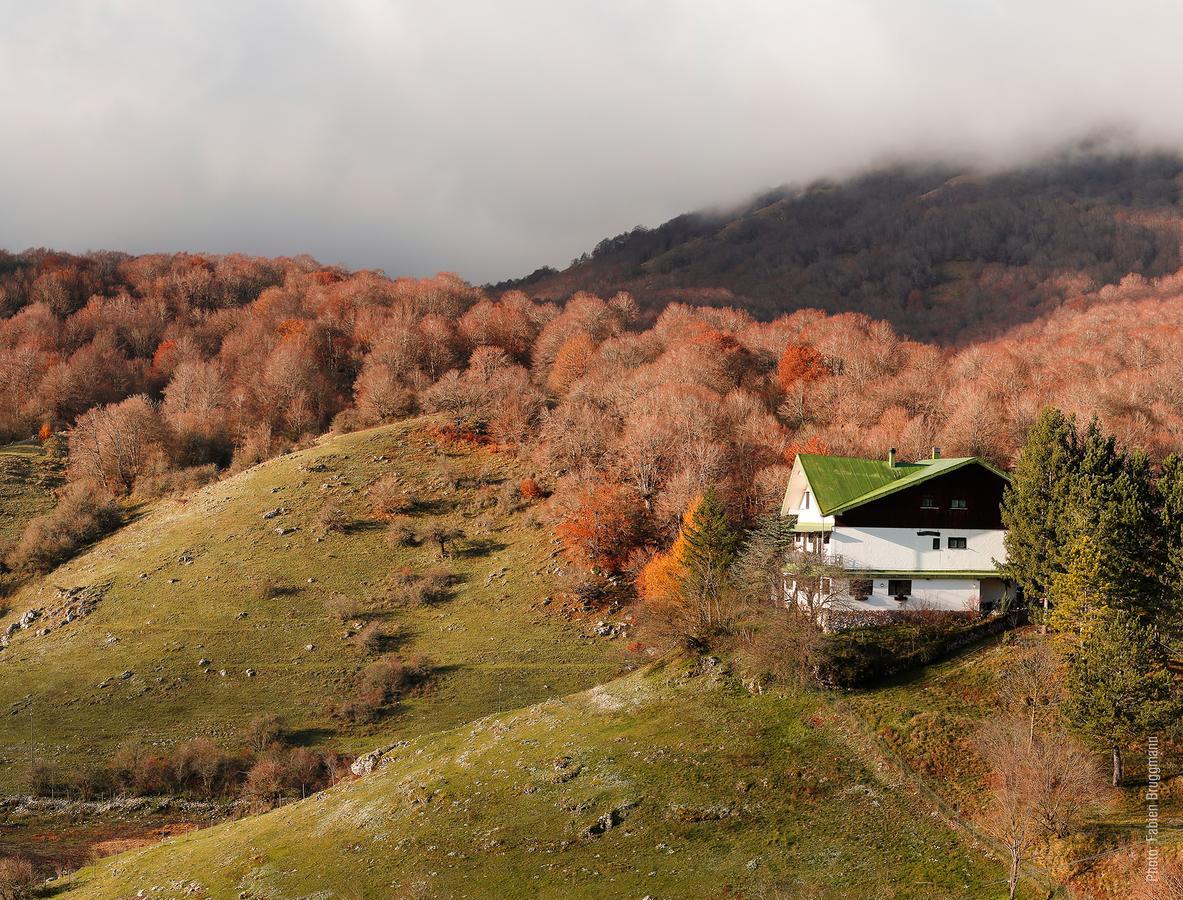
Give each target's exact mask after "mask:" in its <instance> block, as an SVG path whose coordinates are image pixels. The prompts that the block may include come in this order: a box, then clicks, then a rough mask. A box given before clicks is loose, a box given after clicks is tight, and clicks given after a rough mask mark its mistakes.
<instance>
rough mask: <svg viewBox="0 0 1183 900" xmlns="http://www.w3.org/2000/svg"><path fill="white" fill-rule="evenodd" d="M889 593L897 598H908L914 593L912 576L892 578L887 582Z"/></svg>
mask: <svg viewBox="0 0 1183 900" xmlns="http://www.w3.org/2000/svg"><path fill="white" fill-rule="evenodd" d="M887 593H888V594H890V595H891V596H893V597H895V598H896V599H897V600H907V599H908V595H910V594H911V593H912V579H911V578H890V579H888V582H887Z"/></svg>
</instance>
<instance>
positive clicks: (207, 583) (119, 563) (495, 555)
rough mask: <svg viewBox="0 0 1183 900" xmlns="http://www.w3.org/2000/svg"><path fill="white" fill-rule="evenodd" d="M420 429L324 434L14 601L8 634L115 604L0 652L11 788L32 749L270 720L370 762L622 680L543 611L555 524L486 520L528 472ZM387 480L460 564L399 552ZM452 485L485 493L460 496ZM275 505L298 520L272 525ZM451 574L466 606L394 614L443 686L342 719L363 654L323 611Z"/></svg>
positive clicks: (201, 494) (226, 729) (68, 749)
mask: <svg viewBox="0 0 1183 900" xmlns="http://www.w3.org/2000/svg"><path fill="white" fill-rule="evenodd" d="M423 426H424V423H423V422H411V423H404V424H402V425H399V426H392V427H387V428H379V429H373V430H369V431H365V432H359V433H355V434H350V435H343V436H335V437H330V438H326V439H323V440H322V441H320V442H318V443H317V444H316V445H315V446H313V447H311V448H309V449H305V450H301V451H299V452H296V453H292V454H290V455H286V456H283V457H280V458H277V459H274V460H271V461H269V462H266V463H264V464H262V465H260V466H257V467H255V468H253V469H251V470H249V471H247V472H244V473H241V474H239V475H237V476H235V477H233V478H229V479H227V480H225V481H222V482H219V483H216V484H213V485H210V486H208V487H206V488H203V489H202V490H200V491H198V492H196V493H195V494H193V495H191V496H190V497H189V498H188V499H187V500H185V501H182V502H178V501H161V502H160V503H158V504H157V505H156V506H155V508H153V509H150V510H148V511H147V512H145V513H144V514H142V515H141V516H140V517H139V518H138V520H136V521H134V522H132V523H131V524H129V525H127V526H125V527H124V528H123V529H121V530H120V531H119V532H118V533H116V534H115V535H113V536H111V537H109V538H107V539H106V540H104V541H102V542H100V543H98V544H97V545H95V546H94V547H92V548H90V549H89V550H88V551H87V552H85V553H84V554H83V555H81V556H79V557H78V558H76V559H75V560H73V561H71V562H69V563H67V564H66V565H64V566H62V567H60V568H59V569H57V570H56V571H54V572H51V573H50V574H49V575H47V576H46V577H44V578H42V579H38V580H37V581H35V582H32V583H29V584H27V585H25V586H24V587H22V588H21V589H20V590H19V591H17V592H16V593H15V594H14V595H13V596H12V597H11V598H9V603H10V605H11V609H12V612H11V613H10V615H9V618H8V621H12V620H13V619H14V618H16V617H18V616H20V615H21V614H22V613H23V612H24V611H25V610H27V609H30V608H42V607H52V606H53V605H54V604H55V603H57V602H58V601H57V599H56V598H57V595H58V590H57V589H58V588H76V587H86V588H89V589H90V590H91V591H92V592H96V593H98V594H101V597H102V599H101V600H99V602H98V603H97V606H96V607H95V609H94V611H93V612H92V613H90V614H89V615H87V616H85V617H84V618H81V619H79V620H77V621H74V622H72V623H70V624H68V625H64V626H61V627H57V622H56V621H55V618H54V617H45V618H43V620H42V621H49V622H50V623H51V624H52V625H53V626H54V627H53V630H52V631H51V632H50V633H49V634H48V635H45V636H35V635H34V633H33V629H29V630H24V631H21V632H18V634H17V635H16V636H15V637H14V639H13V642H12V646H11V647H10V648H9V649H7V650H5V651H3V652H2V653H0V713H2V715H0V791H6V792H13V791H17V790H19V789H20V788H21V787H22V780H23V778H24V773H25V771H26V770H27V765H26V761H27V760H28V759H29V758H30V757H31V756H34V755H35V756H39V757H42V758H49V759H54V760H57V761H59V762H61V763H62V764H64V765H65V766H67V767H68V766H70V765H74V764H76V763H87V764H89V763H94V762H96V761H101V760H104V759H105V758H106V757H107V755H108V754H110V753H111V752H112V751H113V749H114V748H115V747H116V746H117V744H118V743H119V742H120V741H121V740H122V739H123V738H124V737H125V736H129V735H140V736H142V737H144V738H145V739H147V740H150V741H164V742H168V741H173V740H180V739H185V738H188V737H192V736H196V735H207V736H211V737H213V738H214V739H216V740H220V741H221V742H223V743H227V742H232V741H233V740H234V733H235V732H236V731H237V730H238V729H239V728H240V727H241V726H242V725H243V724H245V723H246V722H247V721H248V720H249V719H250V718H252V717H253V716H255V715H257V714H258V713H260V712H275V713H278V714H280V715H282V716H284V717H285V718H286V719H287V720H288V722H289V724H290V725H291V726H292V727H293V728H295V729H297V731H298V732H299V733H300V736H301V737H302V739H304V740H306V741H307V742H312V743H324V742H329V743H332V744H334V745H335V746H337V747H339V748H340V749H343V750H347V751H353V752H363V751H366V750H369V749H371V748H372V747H373V746H375V745H377V744H380V743H383V742H387V741H389V740H392V739H396V738H400V737H404V736H408V735H415V734H421V733H425V732H431V731H438V730H440V729H443V728H448V727H451V726H454V725H457V724H460V723H462V722H467V721H471V720H473V719H476V718H478V717H480V716H483V715H485V714H488V713H490V712H495V711H497V710H498V709H512V708H515V707H520V706H523V705H527V704H530V703H534V702H537V701H539V700H542V699H544V698H546V697H554V696H561V695H564V694H568V693H571V692H573V691H578V690H580V689H583V688H585V687H588V686H589V685H592V684H595V683H597V682H600V681H603V680H605V679H606V678H609V677H611V676H613V675H614V674H616V673H617V672H618V671H620V666H621V660H622V658H623V656H624V653H623V651H622V649H621V647H622V644H623V642H622V641H619V640H618V641H608V640H606V639H603V638H596V637H591V636H588V635H587V634H585V632H588V631H589V629H588V623H585V622H584V623H581V622H579V621H578V620H576V621H572V622H568V621H567V620H566V619H564V617H562V616H561V615H559V612H558V609H557V608H558V606H559V603H557V602H556V603H553V604H550V605H549V606H543V605H542V603H541V601H542V600H543V598H544V597H547V596H549V595H552V594H555V592H556V591H557V589H558V588H559V587H560V584H559V576H558V575H556V574H555V572H554V569H555V568H557V567H558V565H559V564H560V563H561V561H559V560H556V559H555V557H556V555H557V553H556V550H555V548H554V546H553V545H552V544H551V541H550V538H549V536H548V535H547V533H546V532H545V531H544V529H543V528H542V527H540V526H539V525H537V524H535V523H533V522H532V521H530V513H529V511H528V510H520V511H517V512H512V513H497V512H496V511H494V510H493V509H491V508H490V507H489V498H488V496H487V495H488V493H489V492H490V491H491V490H492V489H493V488H491V487H488V486H487V485H489V484H495V483H496V482H498V481H499V480H503V479H507V478H517V477H520V473H518V472H516V471H515V470H514V468H513V463H512V462H511V461H510V460H509V458H508V457H506V456H502V455H497V454H494V453H491V452H488V451H485V450H480V449H472V450H469V451H465V452H458V451H450V450H445V449H443V448H441V447H440V446H438V445H437V444H436V442H435V441H434V440H433V439H432V437H431V435H430V434H429V433H428V432H427V431H425V430H424V427H423ZM445 470H447V471H449V472H450V473H451V476H453V477H449V478H443V477H441V474H440V473H441V472H442V471H445ZM392 473H397V474H398V475H399V476H400V477H401V478H402V480H403V483H404V484H405V486H406V489H407V490H408V491H410V492H412V494H413V495H414V496H415V497H416V498H417V500H418V502H419V507H418V508H419V512H417V513H416V514H415V516H414V519H415V520H416V522H417V523H418V524H424V523H426V522H428V521H429V520H432V519H442V520H445V521H447V522H449V523H451V524H453V525H456V526H460V527H462V528H463V529H464V531H465V532H466V533H467V535H468V538H467V539H466V540H464V541H461V542H459V543H458V545H457V553H456V555H455V556H454V557H453V558H451V559H446V560H443V561H442V563H441V562H440V561H438V560H437V559H436V558H435V555H434V551H433V550H432V548H430V547H428V546H419V547H398V548H394V549H392V548H391V547H389V546H388V545H387V542H386V541H385V538H384V532H383V529H382V527H381V526H380V525H379V523H376V522H373V521H372V520H371V519H370V518H369V512H368V510H367V506H368V504H367V501H366V496H365V494H366V488H367V486H368V485H369V484H370V483H371V482H373V481H374V480H376V479H377V478H379V477H381V476H383V475H389V474H392ZM478 477H479V478H478ZM456 478H458V479H460V481H459V483H461V484H472V486H471V487H464V488H455V487H453V485H454V484H455V483H457V482H456V481H455V479H456ZM464 479H477V480H479V482H480V483H479V484H477V483H474V482H473V481H467V482H466V481H465V480H464ZM326 503H337V504H340V505H341V506H342V507H343V508H344V509H346V510H347V511H348V513H349V515H350V517H351V518H352V520H353V524H352V525H351V526H350V527H349V528H348V529H347V530H346V531H345V532H343V533H339V532H329V533H325V532H324V531H323V530H322V529H320V528H319V527H318V526H317V524H316V520H317V515H318V513H319V512H320V510H321V508H322V507H323V506H324V505H325V504H326ZM275 508H282V509H283V510H285V511H284V512H282V513H281V514H279V515H277V516H275V517H274V518H270V519H265V518H263V514H264V512H266V511H268V510H271V509H275ZM281 527H282V528H284V529H285V530H287V529H294V530H291V531H287V533H284V534H278V533H277V528H281ZM441 564H442V565H444V566H447V567H448V568H449V569H451V570H452V571H453V573H454V574H455V576H456V578H457V580H458V581H459V584H458V585H457V587H456V589H455V592H454V596H453V597H452V598H451V599H449V600H446V601H444V602H441V603H437V604H434V605H430V606H421V607H416V608H407V609H402V610H396V611H388V612H386V613H383V614H382V615H381V616H380V618H381V619H382V620H383V621H384V623H385V625H386V627H387V628H388V630H389V631H390V632H392V633H394V634H395V635H396V640H397V642H398V644H399V646H398V648H397V650H398V652H399V653H404V654H408V655H413V654H417V653H424V654H427V655H429V656H430V657H431V658H432V660H433V661H434V662H435V663H436V665H437V666H438V671H439V672H440V677H439V678H438V680H437V682H436V684H435V686H434V687H433V688H432V689H431V690H430V692H429V693H428V694H427V695H425V696H423V697H419V698H415V699H411V700H409V701H407V702H406V703H405V704H404V705H403V707H402V708H401V709H400V710H399V711H398V712H397V714H396V715H394V716H393V717H391V718H389V719H387V720H385V721H383V722H382V723H380V724H379V725H377V726H351V727H343V726H342V725H341V724H340V723H338V722H336V721H335V720H331V719H330V718H329V717H328V716H327V714H326V711H325V706H326V702H327V701H329V700H332V699H336V698H340V697H342V696H344V695H345V694H347V693H348V692H349V691H350V690H351V688H352V686H353V684H354V680H355V678H356V675H357V672H358V671H359V669H360V668H361V667H363V666H364V665H365V664H366V662H367V658H366V655H365V653H364V652H363V650H362V649H361V648H360V647H359V646H357V642H356V641H354V640H351V639H348V638H347V637H346V632H347V631H348V630H349V628H350V623H349V622H345V623H343V622H342V621H341V620H340V619H339V618H335V617H334V616H332V615H330V614H329V612H327V611H326V601H328V600H329V599H330V598H332V597H334V596H335V595H347V596H350V597H353V598H356V599H359V600H362V601H365V600H366V598H367V597H369V596H371V595H372V594H374V593H376V592H378V591H379V590H380V588H381V584H382V582H383V580H384V579H385V578H386V577H387V575H388V574H389V573H390V572H391V571H393V570H399V569H410V570H414V571H421V570H424V569H428V568H431V567H433V566H438V565H441ZM40 624H41V622H38V625H40ZM309 648H311V649H309ZM202 659H205V660H208V661H209V665H208V666H199V661H200V660H202ZM248 669H250V670H252V671H253V673H254V674H253V676H250V675H248V673H247V670H248ZM223 672H224V673H225V674H220V673H223ZM127 673H130V674H127Z"/></svg>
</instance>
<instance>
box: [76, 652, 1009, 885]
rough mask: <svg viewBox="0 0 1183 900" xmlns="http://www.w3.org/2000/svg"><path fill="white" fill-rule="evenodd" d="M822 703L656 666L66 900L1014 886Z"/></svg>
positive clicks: (438, 746) (159, 849)
mask: <svg viewBox="0 0 1183 900" xmlns="http://www.w3.org/2000/svg"><path fill="white" fill-rule="evenodd" d="M828 703H829V701H828V700H827V698H826V697H825V696H824V695H820V694H817V695H815V694H806V695H795V696H785V695H779V694H772V693H770V694H763V695H759V696H751V695H749V694H748V693H747V692H746V691H745V690H743V689H742V687H741V686H740V685H739V683H738V681H737V680H735V679H733V678H730V677H728V676H726V675H720V674H719V673H718V670H717V669H713V668H709V667H708V668H705V669H704V668H702V667H691V665H690V663H688V662H683V661H680V660H679V661H674V662H671V663H668V664H665V665H662V664H658V665H656V666H654V667H653V669H652V670H643V671H641V672H638V673H634V674H632V675H629V676H627V677H624V678H622V679H619V680H616V681H613V682H611V683H609V684H607V685H604V686H601V687H596V688H593V689H591V690H589V691H586V692H584V693H581V694H578V695H574V696H571V697H569V698H566V699H555V700H548V701H546V702H543V703H541V704H538V705H536V706H533V707H531V708H527V709H523V710H518V711H515V712H511V713H505V714H502V715H496V716H491V717H488V718H485V719H482V720H480V721H477V722H474V723H470V724H467V725H464V726H461V727H459V728H455V729H452V730H449V731H445V732H443V733H440V734H436V735H429V736H423V737H419V738H416V739H413V740H412V741H411V742H410V744H409V745H408V746H406V747H404V748H401V749H400V750H399V751H398V752H397V756H396V757H395V759H394V760H393V761H392V762H391V763H390V764H389V765H388V766H386V767H385V768H382V769H380V770H378V771H377V772H376V773H375V774H373V775H370V776H367V777H365V778H363V779H361V780H359V781H356V782H352V783H347V784H342V785H339V786H337V787H335V788H333V789H331V790H329V791H327V792H325V793H323V794H320V795H317V796H315V797H313V798H310V799H309V800H306V801H302V802H299V803H295V804H292V805H290V806H287V807H283V808H281V809H279V810H276V811H274V812H271V813H268V814H266V815H263V816H259V817H256V818H252V819H247V820H243V821H239V822H233V823H226V824H223V825H219V826H215V827H214V828H211V829H208V830H205V831H201V832H194V833H192V834H190V835H186V836H183V837H179V838H174V839H170V840H168V841H166V842H165V843H163V844H160V845H158V846H156V847H153V848H151V849H147V850H141V851H135V852H132V853H129V854H124V855H121V856H117V857H112V858H110V859H107V860H102V861H100V862H99V863H97V864H96V865H94V866H93V867H90V868H88V869H85V870H83V871H81V872H80V873H78V874H77V875H76V876H75V877H73V878H71V879H69V880H68V881H67V882H65V883H63V884H61V885H60V886H59V887H58V888H57V889H56V890H55V892H54V894H55V896H58V895H60V896H66V897H75V896H77V897H117V896H130V895H132V894H135V893H136V892H137V891H139V890H144V891H145V892H146V895H147V896H179V895H183V894H185V895H188V896H199V897H202V896H205V897H236V896H240V897H309V896H316V897H471V898H484V897H524V896H538V897H632V898H640V897H644V896H650V897H654V898H659V897H660V898H669V897H739V896H744V897H794V898H797V897H857V898H864V897H884V898H886V897H909V898H919V897H942V898H949V897H983V896H995V895H997V894H998V884H999V879H1000V878H1001V869H1000V868H999V867H998V866H996V865H995V864H994V863H993V862H989V861H986V860H984V859H983V858H982V857H981V856H979V855H978V854H977V853H976V852H974V851H972V850H970V849H968V848H967V847H966V846H964V845H963V844H962V843H961V841H960V839H959V838H958V837H957V836H956V835H955V834H954V833H953V832H951V831H949V830H947V829H946V828H945V827H944V826H943V825H942V824H941V822H940V820H939V819H937V818H935V817H933V816H931V815H930V814H929V812H928V811H927V810H925V809H923V808H918V807H916V806H915V805H914V804H913V803H912V802H911V801H910V800H909V799H907V798H905V797H904V796H903V795H901V794H899V793H897V792H896V791H895V790H893V789H892V788H890V787H888V786H887V785H886V784H885V783H883V782H881V781H880V780H879V779H878V778H877V776H876V775H875V773H874V771H873V769H872V767H871V766H870V765H869V764H867V763H865V762H864V761H863V760H862V759H860V758H859V757H858V756H852V755H851V753H850V750H849V747H848V746H847V745H846V744H845V743H844V742H843V741H842V740H841V737H840V735H841V730H840V729H838V728H836V727H835V726H834V725H833V720H834V718H835V716H834V711H833V710H832V709H831V708H830V707H829V705H828Z"/></svg>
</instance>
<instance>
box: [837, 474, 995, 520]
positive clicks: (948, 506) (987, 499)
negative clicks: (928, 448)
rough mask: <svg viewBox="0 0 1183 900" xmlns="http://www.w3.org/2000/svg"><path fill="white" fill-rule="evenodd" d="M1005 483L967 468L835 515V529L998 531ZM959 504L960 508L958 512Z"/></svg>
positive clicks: (992, 475) (991, 475) (992, 476)
mask: <svg viewBox="0 0 1183 900" xmlns="http://www.w3.org/2000/svg"><path fill="white" fill-rule="evenodd" d="M1005 487H1006V480H1005V479H1003V478H1001V477H1000V476H998V475H996V474H995V473H994V472H991V471H990V470H989V469H987V468H986V467H985V466H979V465H976V464H970V465H968V466H963V467H962V468H960V469H956V470H954V471H952V472H950V473H948V474H947V475H939V476H937V477H936V478H932V479H930V480H928V481H925V482H923V483H921V484H918V485H916V486H915V487H911V488H906V489H904V490H902V491H897V492H896V493H894V494H888V495H887V496H886V497H884V498H883V499H881V500H875V501H872V502H871V503H867V504H864V505H862V506H856V507H855V508H854V509H851V510H848V511H847V512H844V513H841V514H839V515H838V516H836V517H835V523H836V524H838V525H850V526H854V527H862V528H917V529H933V530H940V529H952V530H957V529H999V528H1002V509H1001V507H1002V492H1003V489H1004V488H1005ZM956 501H961V502H962V503H964V505H965V509H958V508H957V506H958V503H957V502H956Z"/></svg>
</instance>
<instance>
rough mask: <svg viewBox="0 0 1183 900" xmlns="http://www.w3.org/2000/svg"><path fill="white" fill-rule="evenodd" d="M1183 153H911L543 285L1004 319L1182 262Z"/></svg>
mask: <svg viewBox="0 0 1183 900" xmlns="http://www.w3.org/2000/svg"><path fill="white" fill-rule="evenodd" d="M1181 172H1183V162H1181V161H1180V160H1179V159H1178V158H1176V157H1172V156H1149V157H1124V158H1100V157H1086V158H1083V159H1071V160H1063V161H1058V162H1054V163H1047V164H1045V165H1041V166H1036V167H1030V168H1025V169H1021V170H1016V171H1010V172H1002V173H997V174H975V173H972V172H965V171H962V170H958V169H954V168H947V167H934V168H901V169H896V170H889V171H882V172H875V173H873V174H869V175H865V176H863V177H861V178H857V179H854V180H852V181H849V182H845V183H832V182H822V183H817V184H813V185H810V186H808V187H804V188H797V187H782V188H778V189H776V190H774V191H770V192H768V193H766V194H763V195H761V196H759V197H756V198H755V199H753V200H752V201H751V202H750V203H748V204H747V205H745V206H743V207H741V208H739V209H735V210H731V211H728V212H725V213H722V212H699V213H692V214H688V215H682V216H678V217H677V218H675V219H671V220H670V221H669V222H666V223H665V224H664V225H661V226H659V227H657V228H652V229H650V228H645V227H642V226H638V227H637V228H635V229H633V230H632V231H629V232H625V233H623V234H620V235H617V236H616V237H613V238H606V239H605V240H603V241H601V242H600V243H599V244H597V245H596V247H595V249H594V250H593V251H592V252H591V253H590V254H585V255H584V256H582V257H580V258H579V259H577V260H575V261H574V262H573V263H572V265H571V266H570V268H568V269H566V270H565V271H563V272H556V271H554V270H551V269H542V270H539V271H538V272H535V273H534V274H533V275H531V276H530V277H528V278H526V279H523V280H521V281H520V282H516V283H511V284H509V285H506V286H511V287H520V288H521V289H523V290H526V291H527V292H529V293H530V294H531V295H534V296H539V297H543V298H547V299H558V298H562V297H566V296H569V295H570V294H572V293H574V292H576V291H580V290H586V291H594V292H597V293H600V294H602V295H604V296H608V295H609V294H611V293H614V292H615V291H618V290H627V291H629V292H631V293H632V294H633V296H634V297H636V298H637V300H638V302H640V303H641V304H642V305H643V306H644V307H646V308H647V309H650V310H653V311H659V310H660V309H661V307H662V306H664V305H665V304H666V303H668V302H669V301H671V300H681V301H684V302H694V303H701V304H704V305H711V306H735V307H739V308H742V309H746V310H748V311H750V312H752V313H753V314H754V315H756V316H757V317H758V318H761V319H772V318H775V317H776V316H777V315H780V314H782V313H786V312H792V311H794V310H798V309H806V308H815V309H821V310H824V311H826V312H828V313H841V312H859V313H864V314H866V315H868V316H871V317H872V318H875V319H883V320H885V321H887V322H890V323H891V324H892V325H893V326H894V327H895V328H896V330H897V331H899V332H900V333H901V334H903V335H906V336H907V337H910V338H914V339H918V340H926V341H936V342H939V343H954V342H964V341H965V340H967V339H972V338H981V337H989V336H995V335H999V334H1001V333H1003V332H1005V331H1006V330H1007V329H1009V328H1010V327H1012V326H1013V325H1016V324H1018V323H1022V322H1029V321H1031V320H1033V319H1036V318H1038V317H1040V316H1043V315H1046V314H1047V313H1048V312H1050V311H1052V310H1054V309H1056V308H1057V307H1059V306H1060V305H1062V304H1063V303H1065V302H1066V301H1068V300H1070V299H1072V298H1073V297H1075V296H1079V295H1082V294H1086V293H1089V292H1092V291H1096V290H1098V289H1099V288H1101V287H1103V286H1104V285H1107V284H1118V283H1120V282H1121V281H1122V279H1123V278H1125V277H1126V276H1127V275H1130V274H1136V275H1139V276H1144V277H1148V278H1153V277H1157V276H1161V275H1165V274H1168V273H1170V272H1173V271H1175V270H1176V269H1178V267H1179V265H1180V261H1179V249H1178V234H1179V225H1180V222H1181V221H1183V220H1181V210H1180V208H1179V205H1178V200H1179V189H1180V179H1179V176H1180V173H1181Z"/></svg>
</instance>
